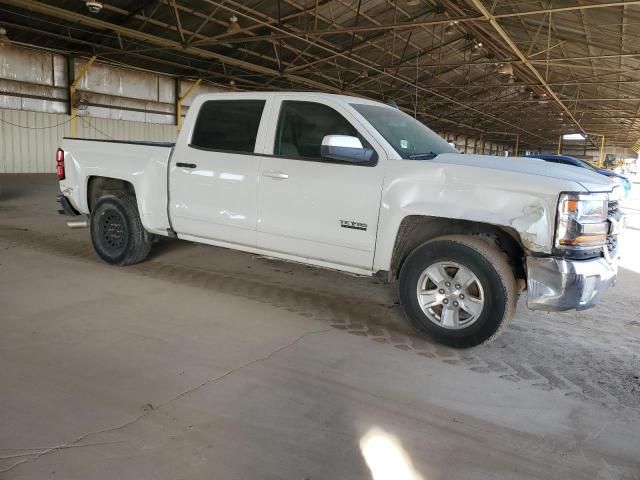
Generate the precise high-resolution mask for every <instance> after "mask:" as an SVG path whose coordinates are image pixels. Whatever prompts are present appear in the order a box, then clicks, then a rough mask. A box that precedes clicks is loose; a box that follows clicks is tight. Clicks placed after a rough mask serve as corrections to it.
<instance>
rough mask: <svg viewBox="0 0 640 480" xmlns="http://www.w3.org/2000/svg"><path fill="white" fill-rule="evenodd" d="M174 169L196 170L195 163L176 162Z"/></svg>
mask: <svg viewBox="0 0 640 480" xmlns="http://www.w3.org/2000/svg"><path fill="white" fill-rule="evenodd" d="M176 167H182V168H196V167H197V165H196V164H195V163H183V162H177V163H176Z"/></svg>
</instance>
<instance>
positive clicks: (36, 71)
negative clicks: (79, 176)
mask: <svg viewBox="0 0 640 480" xmlns="http://www.w3.org/2000/svg"><path fill="white" fill-rule="evenodd" d="M87 61H88V59H86V58H74V57H70V56H66V55H63V54H60V53H58V52H49V51H43V50H40V49H36V48H30V47H26V46H18V45H2V46H0V173H49V172H54V171H55V152H56V149H57V148H58V147H59V146H60V143H61V140H62V137H64V136H72V128H71V119H72V117H71V115H70V112H71V111H72V109H71V103H70V86H71V83H72V82H73V79H74V77H77V76H79V73H80V72H82V71H83V67H84V66H85V65H86V64H87ZM84 70H85V71H84V72H83V74H82V75H81V77H80V78H79V79H78V82H77V85H76V94H75V95H74V97H73V98H74V99H75V102H74V105H75V110H74V111H75V112H76V116H77V118H76V124H77V132H76V133H75V135H76V136H77V137H81V138H96V139H107V140H147V141H175V139H176V136H177V133H178V130H177V126H176V124H177V121H176V112H177V111H178V108H177V101H178V98H179V97H183V96H184V95H185V92H190V95H189V96H188V97H186V98H184V99H183V100H182V102H181V103H182V109H181V110H182V115H183V116H184V115H186V113H187V112H188V109H189V105H190V104H191V102H192V101H193V98H194V97H195V96H197V95H198V94H200V93H210V92H219V91H221V90H222V89H221V88H220V87H217V86H213V85H208V84H206V83H205V82H202V83H200V82H198V84H197V85H195V86H194V83H195V80H193V79H182V78H177V77H171V76H167V75H162V74H159V73H156V72H149V71H144V70H137V69H134V68H128V67H123V66H120V65H113V64H107V63H101V62H99V61H95V62H93V63H92V64H91V65H90V67H89V68H88V69H84ZM192 86H194V87H195V88H191V87H192Z"/></svg>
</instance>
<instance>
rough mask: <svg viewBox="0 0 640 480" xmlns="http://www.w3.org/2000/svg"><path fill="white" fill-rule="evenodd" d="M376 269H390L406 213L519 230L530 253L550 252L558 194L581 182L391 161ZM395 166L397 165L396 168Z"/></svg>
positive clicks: (382, 213)
mask: <svg viewBox="0 0 640 480" xmlns="http://www.w3.org/2000/svg"><path fill="white" fill-rule="evenodd" d="M389 164H390V166H389V175H388V177H387V178H388V179H389V180H388V181H387V182H385V186H384V188H383V195H382V208H381V212H380V231H379V233H378V239H379V242H378V245H377V248H376V254H375V260H374V269H376V270H388V269H389V267H390V265H391V256H392V251H393V247H394V244H395V239H396V235H397V232H398V229H399V227H400V224H401V222H402V220H403V219H404V218H405V217H407V216H408V215H422V216H430V217H440V218H450V219H457V220H467V221H473V222H481V223H486V224H491V225H496V226H500V227H508V228H510V229H513V230H515V231H516V232H517V233H518V235H519V236H520V241H521V243H522V245H523V247H524V248H525V249H526V250H529V251H531V252H538V253H547V254H550V253H551V250H552V246H553V236H554V232H555V215H556V206H557V202H558V195H559V192H561V191H563V190H567V189H571V188H575V189H579V190H582V188H581V187H580V186H579V185H578V184H573V185H567V184H568V183H569V184H572V183H573V182H567V181H564V180H557V179H554V178H548V177H540V176H536V175H527V174H522V173H515V172H509V171H501V170H491V169H485V168H477V167H470V166H460V165H443V164H438V163H435V162H428V161H424V162H423V161H391V162H389ZM394 164H395V165H394Z"/></svg>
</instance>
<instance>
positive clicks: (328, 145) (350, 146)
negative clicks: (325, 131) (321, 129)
mask: <svg viewBox="0 0 640 480" xmlns="http://www.w3.org/2000/svg"><path fill="white" fill-rule="evenodd" d="M320 155H321V156H322V158H327V159H329V160H338V161H340V162H351V163H367V162H370V161H371V160H373V158H374V155H375V151H374V150H373V148H364V147H363V146H362V142H360V139H359V138H358V137H350V136H348V135H325V137H324V138H323V139H322V145H321V147H320Z"/></svg>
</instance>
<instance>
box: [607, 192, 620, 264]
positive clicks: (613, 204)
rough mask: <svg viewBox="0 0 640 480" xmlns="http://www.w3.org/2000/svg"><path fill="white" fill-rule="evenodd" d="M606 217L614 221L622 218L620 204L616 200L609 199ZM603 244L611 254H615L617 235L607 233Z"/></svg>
mask: <svg viewBox="0 0 640 480" xmlns="http://www.w3.org/2000/svg"><path fill="white" fill-rule="evenodd" d="M607 217H608V218H610V219H614V220H615V221H620V219H621V218H622V212H621V211H620V205H619V204H618V201H617V200H609V206H608V212H607ZM605 246H606V247H607V250H609V253H610V254H611V255H612V256H613V255H615V253H616V252H617V251H618V235H613V234H609V235H607V240H606V242H605Z"/></svg>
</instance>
